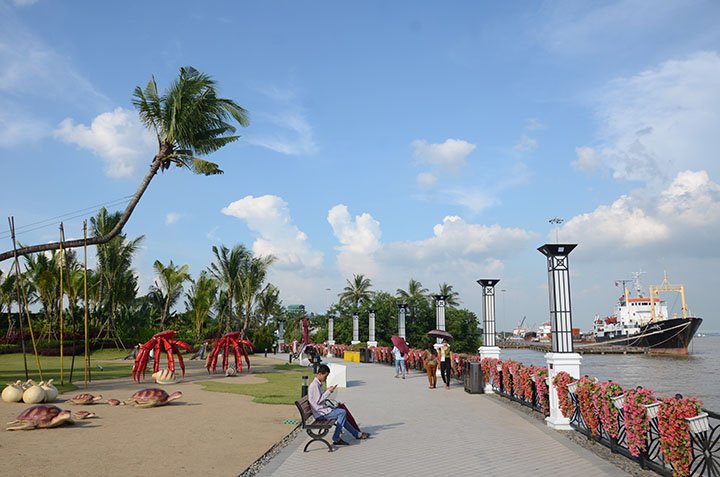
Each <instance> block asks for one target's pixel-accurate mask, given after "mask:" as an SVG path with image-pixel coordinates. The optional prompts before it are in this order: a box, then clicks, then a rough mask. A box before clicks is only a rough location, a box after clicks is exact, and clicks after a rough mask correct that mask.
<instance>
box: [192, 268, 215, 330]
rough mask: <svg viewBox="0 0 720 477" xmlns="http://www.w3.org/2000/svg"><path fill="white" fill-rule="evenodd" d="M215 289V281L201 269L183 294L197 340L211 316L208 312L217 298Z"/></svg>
mask: <svg viewBox="0 0 720 477" xmlns="http://www.w3.org/2000/svg"><path fill="white" fill-rule="evenodd" d="M217 289H218V284H217V282H216V281H215V280H214V279H213V278H212V277H211V276H210V275H208V273H207V272H206V271H202V272H200V275H199V276H198V278H197V280H194V281H193V282H192V285H190V290H188V292H187V293H186V294H185V308H186V309H187V312H188V315H190V319H191V321H192V323H193V326H194V328H195V334H196V336H197V339H198V340H199V339H200V338H201V337H202V330H203V327H204V325H205V322H206V321H207V319H208V318H211V315H210V312H211V310H212V308H213V305H214V304H215V300H216V299H217Z"/></svg>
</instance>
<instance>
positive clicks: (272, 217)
mask: <svg viewBox="0 0 720 477" xmlns="http://www.w3.org/2000/svg"><path fill="white" fill-rule="evenodd" d="M221 212H222V213H223V214H225V215H229V216H232V217H237V218H239V219H242V220H244V221H245V223H246V224H247V226H248V228H249V229H250V230H251V231H253V232H255V233H256V234H257V235H258V238H257V239H256V240H255V242H253V245H252V250H253V252H254V253H255V254H257V255H274V256H275V257H276V258H277V262H275V264H274V266H275V267H279V268H284V269H302V268H304V267H305V268H318V267H320V266H321V265H322V261H323V254H322V253H321V252H318V251H315V250H313V249H312V248H311V247H310V245H309V244H308V238H307V235H305V233H304V232H302V231H301V230H300V229H298V228H297V227H296V226H295V225H293V224H292V218H291V217H290V210H289V209H288V205H287V202H285V201H284V200H283V199H282V198H281V197H278V196H275V195H263V196H260V197H253V196H251V195H248V196H246V197H243V198H242V199H240V200H236V201H235V202H232V203H230V204H229V205H228V206H227V207H225V208H223V209H222V210H221Z"/></svg>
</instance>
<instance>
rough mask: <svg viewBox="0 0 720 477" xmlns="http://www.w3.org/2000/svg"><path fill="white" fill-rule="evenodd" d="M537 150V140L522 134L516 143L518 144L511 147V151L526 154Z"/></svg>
mask: <svg viewBox="0 0 720 477" xmlns="http://www.w3.org/2000/svg"><path fill="white" fill-rule="evenodd" d="M537 148H538V142H537V140H536V139H533V138H531V137H528V136H526V135H524V134H523V135H522V137H521V138H520V141H518V143H517V144H515V145H514V146H513V151H515V152H521V153H527V152H533V151H534V150H535V149H537Z"/></svg>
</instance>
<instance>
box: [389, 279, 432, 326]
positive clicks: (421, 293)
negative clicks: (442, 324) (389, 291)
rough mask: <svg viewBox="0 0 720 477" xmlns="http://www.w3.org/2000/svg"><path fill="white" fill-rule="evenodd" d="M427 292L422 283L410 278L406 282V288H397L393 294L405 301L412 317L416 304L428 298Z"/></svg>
mask: <svg viewBox="0 0 720 477" xmlns="http://www.w3.org/2000/svg"><path fill="white" fill-rule="evenodd" d="M428 293H429V290H428V289H427V288H425V287H423V285H422V283H420V282H419V281H417V280H415V279H414V278H411V279H410V281H409V282H408V288H407V290H403V289H400V288H398V289H397V291H396V292H395V296H397V297H398V298H399V299H400V301H402V302H403V303H407V305H408V307H409V308H410V316H411V317H414V316H415V315H416V312H417V309H418V305H419V304H420V303H421V302H423V301H427V300H428V296H427V295H428Z"/></svg>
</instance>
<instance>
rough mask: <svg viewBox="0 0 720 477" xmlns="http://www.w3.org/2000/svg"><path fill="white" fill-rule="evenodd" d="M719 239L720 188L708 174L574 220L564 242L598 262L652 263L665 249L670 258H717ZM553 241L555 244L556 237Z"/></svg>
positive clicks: (684, 176) (683, 175) (685, 174)
mask: <svg viewBox="0 0 720 477" xmlns="http://www.w3.org/2000/svg"><path fill="white" fill-rule="evenodd" d="M717 233H720V185H718V184H717V183H715V182H713V181H712V180H711V179H710V177H709V175H708V173H707V172H706V171H697V172H695V171H682V172H680V173H678V175H677V176H676V177H675V178H674V180H673V181H672V182H671V184H670V185H669V186H668V187H667V188H666V189H665V190H663V191H661V192H660V193H659V194H653V192H652V189H650V188H645V189H642V190H638V191H636V192H634V193H633V194H631V195H623V196H622V197H620V198H619V199H617V200H616V201H614V202H613V203H612V204H610V205H601V206H599V207H597V208H596V209H595V210H594V211H592V212H589V213H586V214H581V215H578V216H575V217H573V218H571V219H570V220H568V221H567V222H566V223H565V224H564V226H563V227H562V229H561V230H560V241H561V242H562V241H570V242H573V243H575V242H577V243H582V248H583V250H584V252H585V253H586V254H588V255H594V256H597V257H608V256H610V255H614V256H621V255H622V254H623V253H632V254H634V258H635V259H636V260H640V259H642V257H645V259H646V260H647V259H648V258H647V257H648V256H649V255H652V254H655V253H657V252H656V251H657V250H659V249H662V250H663V252H662V253H663V255H664V256H672V255H675V256H680V255H685V254H687V250H689V249H692V248H695V249H697V250H701V249H703V250H704V249H707V248H710V249H713V253H714V248H715V243H716V237H717ZM549 238H551V239H552V240H555V237H554V234H552V233H551V234H550V235H549ZM691 242H692V244H693V245H692V246H691V245H690V243H691ZM651 246H654V247H656V248H654V249H652V250H650V249H649V247H651ZM657 247H660V248H657ZM643 252H647V253H648V254H649V255H642V253H643Z"/></svg>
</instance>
